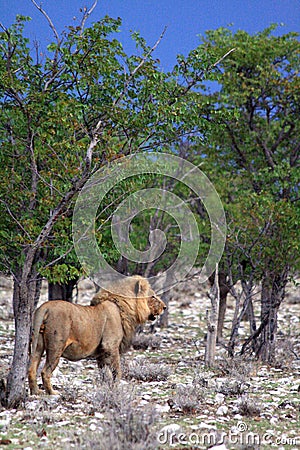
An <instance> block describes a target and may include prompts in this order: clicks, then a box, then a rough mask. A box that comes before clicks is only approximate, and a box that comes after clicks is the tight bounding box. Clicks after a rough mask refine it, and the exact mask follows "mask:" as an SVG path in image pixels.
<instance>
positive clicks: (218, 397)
mask: <svg viewBox="0 0 300 450" xmlns="http://www.w3.org/2000/svg"><path fill="white" fill-rule="evenodd" d="M224 399H225V395H224V394H221V393H218V394H216V396H215V403H217V404H218V405H222V403H224Z"/></svg>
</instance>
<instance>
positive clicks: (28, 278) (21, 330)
mask: <svg viewBox="0 0 300 450" xmlns="http://www.w3.org/2000/svg"><path fill="white" fill-rule="evenodd" d="M31 257H34V255H33V254H31V255H29V258H27V261H28V266H27V265H26V262H25V266H24V268H23V270H22V271H20V272H19V273H20V274H21V277H20V278H19V279H17V278H15V280H14V291H13V309H14V316H15V346H14V354H13V362H12V366H11V369H10V372H9V375H8V378H7V385H6V393H5V396H4V400H3V403H4V404H5V406H7V407H18V406H20V405H21V404H22V403H23V402H24V399H25V395H26V390H25V381H26V378H27V368H28V359H29V342H30V334H31V327H32V315H33V311H34V306H35V303H36V299H37V296H38V295H39V292H40V278H39V277H38V274H37V271H36V269H35V267H34V266H31V268H30V269H29V265H30V259H31ZM26 269H27V270H26Z"/></svg>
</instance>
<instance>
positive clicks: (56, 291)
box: [48, 279, 78, 303]
mask: <svg viewBox="0 0 300 450" xmlns="http://www.w3.org/2000/svg"><path fill="white" fill-rule="evenodd" d="M77 281H78V280H77V279H75V280H70V281H68V282H67V283H49V284H48V300H49V301H51V300H66V301H67V302H70V303H72V301H73V296H72V295H73V289H74V287H75V286H76V283H77Z"/></svg>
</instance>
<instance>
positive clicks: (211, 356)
mask: <svg viewBox="0 0 300 450" xmlns="http://www.w3.org/2000/svg"><path fill="white" fill-rule="evenodd" d="M219 286H220V285H219V277H218V267H216V271H215V282H214V285H213V286H212V288H211V290H210V293H209V298H210V300H211V310H210V312H209V313H208V312H207V342H206V348H205V365H206V366H207V367H213V365H214V362H215V355H216V343H217V328H218V315H219V303H220V288H219Z"/></svg>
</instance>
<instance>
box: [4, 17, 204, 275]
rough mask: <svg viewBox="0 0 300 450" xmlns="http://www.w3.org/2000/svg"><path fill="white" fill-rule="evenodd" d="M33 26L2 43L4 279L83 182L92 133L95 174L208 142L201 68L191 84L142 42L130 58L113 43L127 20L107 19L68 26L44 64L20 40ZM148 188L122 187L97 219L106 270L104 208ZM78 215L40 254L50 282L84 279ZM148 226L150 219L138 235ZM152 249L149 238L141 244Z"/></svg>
mask: <svg viewBox="0 0 300 450" xmlns="http://www.w3.org/2000/svg"><path fill="white" fill-rule="evenodd" d="M27 20H28V18H25V17H21V16H19V17H17V19H16V23H15V24H13V25H12V26H11V27H10V28H8V29H7V30H5V29H4V30H3V31H2V32H1V34H0V61H1V62H0V96H1V103H0V140H1V146H2V152H1V155H0V212H1V219H0V221H1V238H2V239H1V246H0V270H1V271H2V272H6V273H9V272H11V271H12V272H16V271H18V270H19V269H20V267H21V266H22V264H23V262H24V255H25V254H26V252H27V250H26V249H28V248H30V247H32V246H34V245H35V242H36V239H37V237H38V236H39V235H40V233H41V230H42V229H43V227H44V226H45V224H46V223H47V221H48V220H49V219H50V218H51V217H52V215H53V211H55V208H56V206H57V205H58V203H59V202H60V201H61V199H62V198H63V196H64V195H65V194H66V193H67V192H71V191H72V189H73V187H74V185H75V184H76V180H78V179H79V178H80V176H81V175H82V173H83V171H84V170H85V168H86V154H87V148H88V147H89V145H90V144H91V142H92V140H93V138H94V133H95V129H96V128H97V140H98V144H97V146H96V147H95V148H94V149H93V159H92V165H91V167H90V169H89V170H90V172H91V173H93V172H94V171H95V170H97V169H98V168H100V167H101V166H102V165H103V164H105V163H107V162H109V161H111V160H113V159H115V158H120V157H123V156H125V155H127V154H130V153H132V152H137V151H143V150H147V149H150V148H151V149H156V150H164V151H169V150H170V148H172V146H173V145H174V144H175V143H176V142H178V139H179V138H180V137H181V136H188V135H189V134H190V133H191V134H192V135H194V134H195V133H200V130H201V133H202V134H203V130H204V128H205V126H206V125H205V124H206V123H207V124H208V122H206V120H205V119H204V118H202V117H201V116H200V115H199V111H200V108H201V101H198V100H197V103H195V99H194V96H193V94H192V92H191V88H192V87H195V88H197V89H199V88H200V87H201V80H200V78H201V77H200V72H201V74H202V75H203V73H204V71H205V68H203V69H201V67H200V66H201V64H200V63H199V61H198V62H197V71H198V72H197V74H196V72H195V71H194V72H195V73H194V75H195V76H194V79H193V81H192V82H191V81H190V80H189V79H188V72H187V71H186V69H185V68H184V67H183V66H182V67H180V66H178V67H176V68H175V69H174V71H173V72H171V73H164V72H162V71H161V70H160V69H159V67H158V61H157V60H155V59H154V58H153V57H152V49H151V48H149V47H148V46H147V44H146V42H145V40H144V39H143V38H142V37H141V36H140V35H139V34H138V33H133V39H134V40H135V42H136V45H137V50H138V51H137V54H136V55H126V54H125V52H124V50H123V48H122V45H121V43H120V42H119V41H118V40H117V39H115V38H114V37H112V36H113V35H115V33H116V32H118V31H119V27H120V25H121V20H120V19H112V18H110V17H104V18H103V19H102V20H100V21H98V22H95V23H94V24H93V25H92V26H91V27H89V28H86V29H83V28H82V27H81V26H78V27H77V26H71V27H69V28H68V29H67V31H66V32H64V34H63V35H62V36H61V37H59V36H57V40H56V41H55V42H53V43H51V44H49V45H48V47H47V52H46V53H45V54H44V55H43V57H42V58H41V57H40V52H39V51H37V52H36V56H34V55H33V53H32V51H31V45H30V42H29V41H28V40H27V39H25V38H24V36H23V31H24V26H25V25H26V21H27ZM207 64H208V63H207V62H205V66H207ZM191 70H194V69H191ZM202 75H201V76H202ZM196 116H197V121H196V120H195V117H196ZM145 183H146V184H145ZM147 183H148V181H147V180H146V179H144V180H143V179H142V178H140V179H139V180H131V181H129V182H128V183H127V184H126V183H123V185H121V186H119V187H118V189H116V191H115V193H114V194H112V195H111V196H108V198H107V205H103V209H104V210H105V211H106V212H107V216H106V217H99V223H98V226H99V229H98V231H97V238H98V241H99V243H100V245H101V246H102V248H105V253H106V256H107V260H108V262H112V263H115V262H116V261H117V259H118V257H119V255H118V252H117V251H116V250H115V249H114V248H113V247H112V246H111V245H109V244H110V242H111V240H110V239H111V237H110V234H109V232H108V230H107V228H105V224H106V221H107V217H109V214H110V212H111V211H110V207H108V208H106V207H107V206H109V205H112V208H114V207H115V205H116V202H117V201H118V200H117V199H118V198H119V199H120V200H121V198H122V196H124V195H125V194H126V193H127V192H128V191H129V192H132V191H134V190H135V189H136V188H139V187H141V186H145V185H147ZM150 184H151V183H150ZM72 208H73V204H69V205H66V208H65V212H64V213H63V214H62V215H60V216H59V217H58V218H57V220H56V223H55V225H54V226H53V227H52V228H51V235H50V236H49V238H48V239H47V240H46V241H45V242H43V244H42V245H41V247H40V249H39V253H38V257H37V258H38V261H37V262H38V266H39V271H40V273H41V274H43V275H44V276H46V277H47V278H48V279H49V280H50V281H60V282H63V281H64V280H67V279H72V278H74V277H76V276H78V275H79V274H80V267H79V266H78V262H77V259H76V255H75V253H74V251H73V250H72V240H71V216H72ZM101 220H102V222H101ZM145 220H148V219H146V218H145ZM143 224H144V218H143V219H141V221H140V223H138V222H137V223H136V224H135V228H136V229H142V228H143ZM146 242H147V237H146V234H144V236H143V237H142V239H141V241H140V244H139V245H140V246H141V247H142V246H144V245H146ZM174 242H175V241H174ZM176 246H177V243H176V244H175V247H176Z"/></svg>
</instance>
